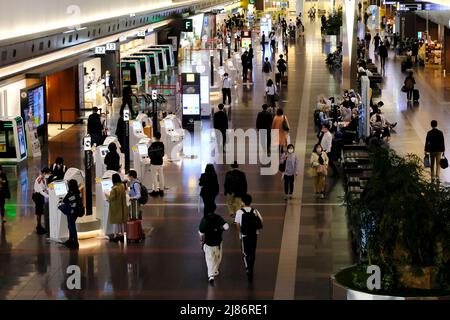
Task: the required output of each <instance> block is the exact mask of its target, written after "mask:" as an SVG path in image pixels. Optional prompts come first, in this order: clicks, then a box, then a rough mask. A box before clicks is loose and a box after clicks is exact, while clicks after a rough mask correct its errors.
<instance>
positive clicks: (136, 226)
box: [127, 220, 144, 243]
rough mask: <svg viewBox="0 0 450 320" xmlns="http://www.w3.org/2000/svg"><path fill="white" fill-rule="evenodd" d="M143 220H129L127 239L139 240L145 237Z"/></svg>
mask: <svg viewBox="0 0 450 320" xmlns="http://www.w3.org/2000/svg"><path fill="white" fill-rule="evenodd" d="M143 238H144V237H143V232H142V224H141V220H129V221H128V222H127V241H134V242H136V243H137V242H139V241H141V240H142V239H143Z"/></svg>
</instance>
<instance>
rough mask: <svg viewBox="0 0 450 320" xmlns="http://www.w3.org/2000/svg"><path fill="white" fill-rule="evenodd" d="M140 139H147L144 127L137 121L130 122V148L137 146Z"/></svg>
mask: <svg viewBox="0 0 450 320" xmlns="http://www.w3.org/2000/svg"><path fill="white" fill-rule="evenodd" d="M142 139H149V138H148V137H147V136H146V135H145V134H144V127H143V126H142V122H141V121H139V120H134V121H130V146H135V145H137V144H138V143H139V142H140V141H141V140H142Z"/></svg>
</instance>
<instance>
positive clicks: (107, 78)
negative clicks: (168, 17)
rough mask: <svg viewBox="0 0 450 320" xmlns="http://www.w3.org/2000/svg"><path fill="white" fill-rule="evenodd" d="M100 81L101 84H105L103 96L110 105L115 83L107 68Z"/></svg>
mask: <svg viewBox="0 0 450 320" xmlns="http://www.w3.org/2000/svg"><path fill="white" fill-rule="evenodd" d="M101 81H102V83H103V85H104V86H105V89H104V91H103V96H104V97H105V99H106V102H107V103H108V105H110V106H112V103H113V92H114V88H115V83H114V78H113V77H111V72H110V71H109V70H106V72H105V75H104V77H103V78H102V80H101Z"/></svg>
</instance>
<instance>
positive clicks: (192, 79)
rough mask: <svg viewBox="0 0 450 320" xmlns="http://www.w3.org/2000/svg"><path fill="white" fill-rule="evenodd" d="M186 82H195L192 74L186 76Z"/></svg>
mask: <svg viewBox="0 0 450 320" xmlns="http://www.w3.org/2000/svg"><path fill="white" fill-rule="evenodd" d="M186 81H187V82H195V74H193V73H188V74H186Z"/></svg>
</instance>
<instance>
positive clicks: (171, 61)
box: [150, 44, 175, 67]
mask: <svg viewBox="0 0 450 320" xmlns="http://www.w3.org/2000/svg"><path fill="white" fill-rule="evenodd" d="M150 48H162V49H164V54H165V56H166V61H167V65H168V66H169V67H174V66H175V56H174V54H173V46H172V45H171V44H155V45H152V46H150Z"/></svg>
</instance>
